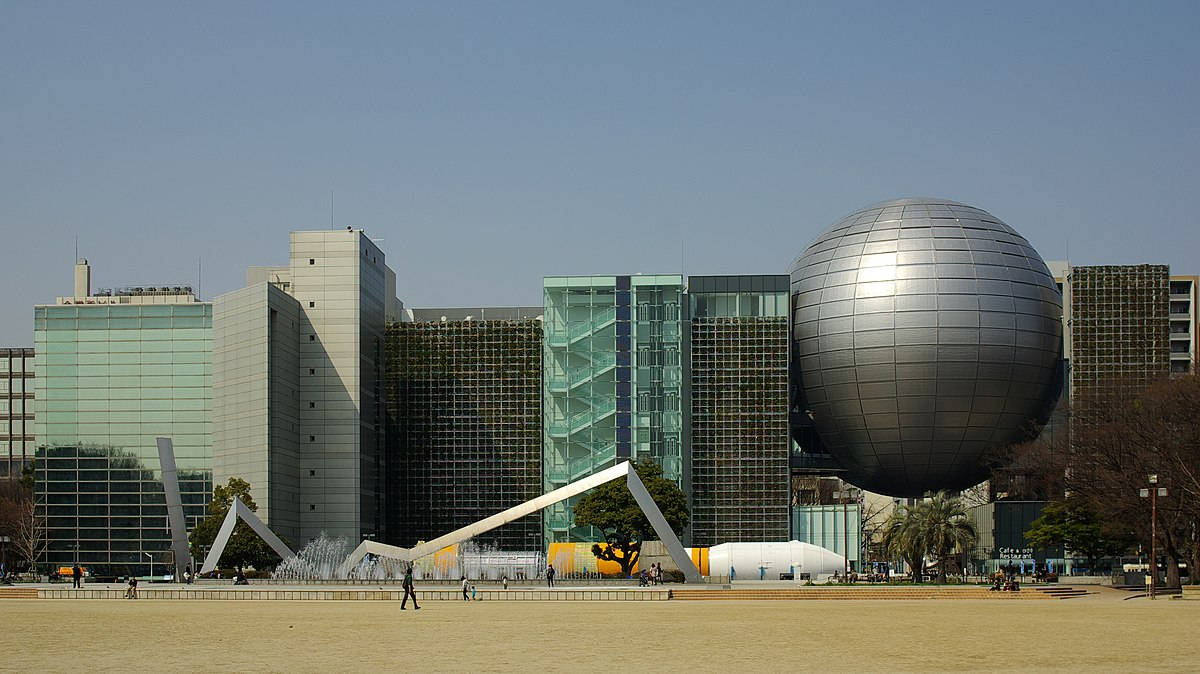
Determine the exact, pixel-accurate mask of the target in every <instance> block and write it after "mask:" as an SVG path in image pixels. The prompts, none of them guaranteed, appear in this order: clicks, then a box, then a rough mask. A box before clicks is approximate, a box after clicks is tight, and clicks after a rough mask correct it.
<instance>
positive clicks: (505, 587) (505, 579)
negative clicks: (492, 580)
mask: <svg viewBox="0 0 1200 674" xmlns="http://www.w3.org/2000/svg"><path fill="white" fill-rule="evenodd" d="M500 582H501V583H502V584H503V585H504V589H506V590H507V589H508V574H507V573H506V574H504V577H503V578H501V579H500Z"/></svg>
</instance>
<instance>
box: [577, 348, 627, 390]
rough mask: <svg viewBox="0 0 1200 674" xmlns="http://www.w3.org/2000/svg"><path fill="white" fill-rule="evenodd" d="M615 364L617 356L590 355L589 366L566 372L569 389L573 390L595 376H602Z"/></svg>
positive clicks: (606, 354)
mask: <svg viewBox="0 0 1200 674" xmlns="http://www.w3.org/2000/svg"><path fill="white" fill-rule="evenodd" d="M616 364H617V354H615V353H612V352H608V351H602V352H599V353H594V354H593V355H592V364H591V365H581V366H579V367H575V368H571V369H570V370H569V371H568V372H567V382H568V386H569V388H575V387H576V386H579V385H580V384H582V383H584V382H586V381H587V380H589V379H591V378H592V377H595V376H596V375H599V374H603V373H604V372H607V371H608V370H610V369H612V368H613V367H614V366H616Z"/></svg>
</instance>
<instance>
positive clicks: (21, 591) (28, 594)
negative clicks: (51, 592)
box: [0, 587, 38, 599]
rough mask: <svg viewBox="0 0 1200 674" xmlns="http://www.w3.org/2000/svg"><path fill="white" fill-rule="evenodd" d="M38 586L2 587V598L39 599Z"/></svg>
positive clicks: (0, 588)
mask: <svg viewBox="0 0 1200 674" xmlns="http://www.w3.org/2000/svg"><path fill="white" fill-rule="evenodd" d="M37 598H38V591H37V588H36V587H0V599H37Z"/></svg>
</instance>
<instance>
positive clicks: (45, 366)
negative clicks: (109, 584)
mask: <svg viewBox="0 0 1200 674" xmlns="http://www.w3.org/2000/svg"><path fill="white" fill-rule="evenodd" d="M34 341H35V349H36V353H37V355H36V357H35V359H34V368H35V372H36V377H35V382H36V397H35V401H36V409H35V422H34V423H35V425H36V430H35V435H36V436H37V451H36V454H35V457H34V464H35V470H36V472H37V482H36V484H37V487H36V492H37V493H36V496H37V498H38V502H39V505H40V507H42V508H44V512H45V514H46V516H47V523H48V549H47V553H46V558H45V559H46V561H47V562H48V563H50V564H52V565H57V564H70V563H72V562H73V561H75V559H78V560H79V561H80V562H83V563H85V564H91V565H118V566H121V567H126V568H128V569H130V570H134V571H136V572H138V573H145V572H146V571H148V569H149V565H150V563H151V561H153V563H154V564H156V565H158V564H163V563H165V562H166V561H167V554H168V553H167V549H168V547H169V543H170V535H169V533H168V530H167V519H166V506H165V500H164V495H163V487H162V472H161V469H160V467H159V463H158V448H157V445H156V442H155V438H157V437H159V436H163V437H170V438H172V440H173V442H174V448H175V459H176V463H177V465H178V467H179V477H180V489H181V492H182V499H183V504H184V513H185V516H186V517H187V518H188V525H189V526H192V525H194V524H195V523H196V522H197V521H198V520H199V519H200V518H202V517H203V515H204V507H205V505H206V504H207V503H208V500H209V499H210V498H211V495H212V477H211V475H212V430H211V415H212V305H210V304H205V303H195V302H189V303H186V304H131V305H110V306H106V305H79V306H39V307H36V308H35V309H34ZM76 548H77V549H76ZM76 555H78V556H77V557H76ZM147 555H149V557H148V556H147Z"/></svg>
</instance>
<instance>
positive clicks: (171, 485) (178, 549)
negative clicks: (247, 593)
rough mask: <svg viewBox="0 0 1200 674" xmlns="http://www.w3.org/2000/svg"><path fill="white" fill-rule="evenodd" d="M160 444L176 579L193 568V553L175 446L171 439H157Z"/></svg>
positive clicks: (159, 454)
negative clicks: (181, 492) (181, 494)
mask: <svg viewBox="0 0 1200 674" xmlns="http://www.w3.org/2000/svg"><path fill="white" fill-rule="evenodd" d="M155 442H157V444H158V465H159V468H161V469H162V481H163V494H164V495H165V496H166V500H167V525H168V526H169V527H170V529H171V550H172V551H173V552H174V553H175V554H174V557H175V565H174V566H175V577H176V578H179V577H180V576H181V575H182V573H181V572H182V570H183V569H190V568H192V553H191V551H190V550H189V549H188V535H187V525H186V524H185V523H184V518H183V501H182V500H181V499H180V496H179V471H178V469H177V468H176V466H175V445H174V444H173V443H172V442H171V438H155Z"/></svg>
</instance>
